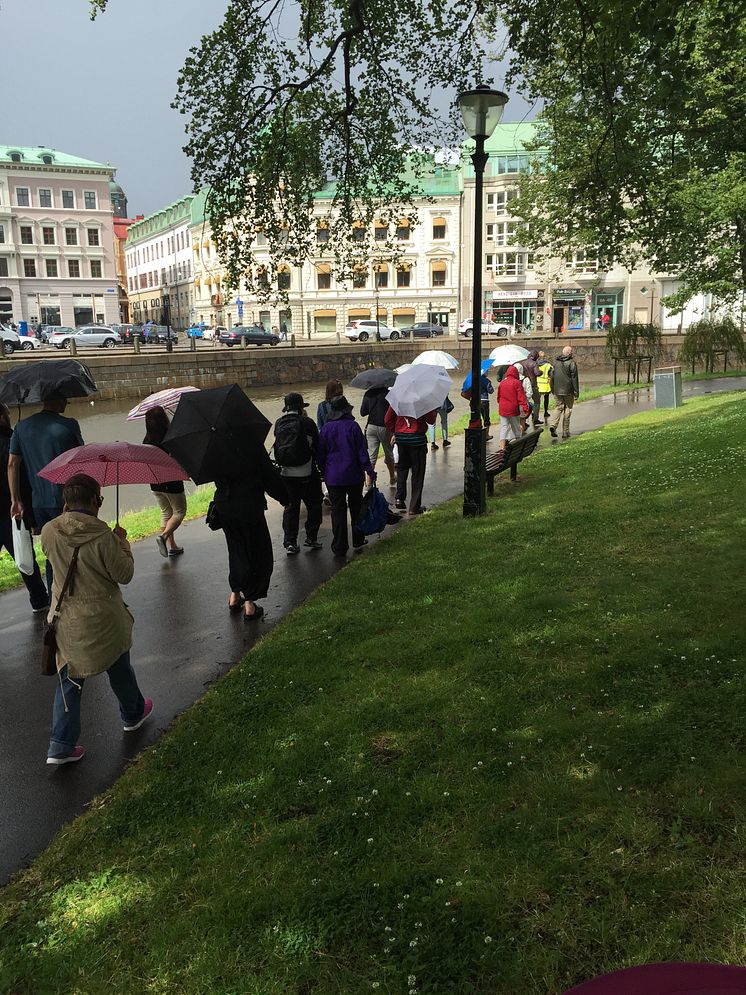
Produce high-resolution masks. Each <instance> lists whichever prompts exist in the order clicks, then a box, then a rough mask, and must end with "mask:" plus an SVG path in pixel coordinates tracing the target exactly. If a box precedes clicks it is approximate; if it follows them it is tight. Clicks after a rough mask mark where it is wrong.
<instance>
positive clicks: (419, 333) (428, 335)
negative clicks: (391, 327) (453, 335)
mask: <svg viewBox="0 0 746 995" xmlns="http://www.w3.org/2000/svg"><path fill="white" fill-rule="evenodd" d="M399 331H400V332H401V335H402V338H405V339H434V338H435V336H436V335H447V334H448V332H447V329H445V328H444V327H443V326H442V325H438V324H436V323H435V322H434V321H417V322H415V324H414V325H407V326H406V327H404V328H400V329H399Z"/></svg>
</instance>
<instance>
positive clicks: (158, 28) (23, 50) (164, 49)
mask: <svg viewBox="0 0 746 995" xmlns="http://www.w3.org/2000/svg"><path fill="white" fill-rule="evenodd" d="M225 8H226V2H225V0H109V9H108V10H107V11H106V13H105V14H99V16H98V17H97V19H96V20H95V21H91V20H90V19H89V7H88V2H87V0H0V38H2V39H3V44H2V52H3V59H2V72H1V74H0V143H2V144H8V145H16V144H17V145H32V146H33V145H50V146H51V147H52V148H57V149H62V150H63V151H64V152H69V153H71V154H73V155H76V154H77V155H80V156H82V157H83V158H85V159H95V160H96V161H97V162H110V163H111V164H112V165H114V166H116V167H117V180H118V181H119V183H120V184H121V185H122V187H123V188H124V191H125V193H126V194H127V197H128V200H129V214H130V217H132V216H134V215H135V214H150V213H151V212H153V211H156V210H158V209H159V208H160V207H163V206H164V205H165V204H168V203H170V202H171V201H173V200H176V199H177V198H178V197H181V196H183V195H184V194H186V193H189V192H190V191H191V189H192V184H191V179H190V176H189V161H188V160H187V158H186V157H185V155H184V153H183V152H182V151H181V149H182V146H183V145H184V143H185V135H184V121H185V118H183V117H182V116H181V115H180V114H178V113H177V112H176V111H173V110H171V108H170V106H169V104H170V103H171V100H172V99H173V97H174V94H175V93H176V77H177V75H178V72H179V70H180V69H181V66H182V65H183V63H184V59H185V57H186V54H187V52H188V50H189V47H190V46H191V45H196V44H197V43H198V42H199V39H200V37H201V36H202V35H204V34H206V33H207V32H209V31H210V30H212V29H213V28H215V27H217V26H218V24H219V23H220V21H221V18H222V16H223V13H224V11H225Z"/></svg>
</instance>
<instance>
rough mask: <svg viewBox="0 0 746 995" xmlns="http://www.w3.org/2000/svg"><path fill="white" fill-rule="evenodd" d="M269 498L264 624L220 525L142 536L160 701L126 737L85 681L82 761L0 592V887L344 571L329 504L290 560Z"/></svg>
mask: <svg viewBox="0 0 746 995" xmlns="http://www.w3.org/2000/svg"><path fill="white" fill-rule="evenodd" d="M744 388H746V378H733V379H725V378H724V379H722V380H712V381H707V382H706V381H702V382H700V383H696V384H687V385H686V386H685V392H686V394H687V395H688V396H691V395H694V394H703V393H710V392H718V391H723V390H736V389H744ZM651 406H652V390H650V391H648V390H647V389H645V388H643V389H641V390H640V391H638V392H636V393H634V394H631V395H626V394H624V395H622V394H617V395H610V396H608V397H605V398H602V399H600V400H597V401H588V402H586V403H584V404H582V405H580V406H579V407H578V408H577V409H576V410H575V412H574V413H573V416H572V429H573V432H574V433H575V434H580V433H582V432H585V431H589V430H592V429H596V428H600V427H601V426H602V425H605V424H607V423H609V422H612V421H617V420H618V419H620V418H624V417H626V416H627V415H629V414H631V413H634V412H636V411H642V410H646V409H648V408H650V407H651ZM541 442H542V445H543V446H544V445H558V444H567V443H558V442H556V441H553V440H551V438H550V437H549V433H548V432H545V433H544V435H543V436H542V440H541ZM569 444H571V442H570V443H569ZM492 445H495V443H493V444H492ZM463 458H464V451H463V437H460V438H457V439H455V440H454V444H453V445H452V446H451V447H450V448H449V449H448V450H443V449H441V450H440V451H439V452H437V453H434V454H431V457H430V460H429V465H428V471H427V477H426V480H425V503H426V504H428V505H432V504H439V503H441V502H443V501H446V500H448V499H449V498H451V497H455V496H456V495H457V494H459V493H460V492H461V489H462V481H463ZM384 472H385V471H384ZM270 505H271V508H270V511H269V513H268V521H269V524H270V529H271V531H272V534H273V536H274V537H275V556H276V566H275V572H274V576H273V578H272V586H271V588H270V592H269V596H268V598H267V600H266V602H265V607H266V612H267V615H266V621H264V622H262V623H260V625H259V627H258V628H257V629H254V628H248V627H246V626H244V625H243V623H242V622H241V620H240V618H237V617H235V616H231V615H229V614H228V612H227V610H226V605H227V601H228V585H227V555H226V549H225V542H224V539H223V535H222V533H220V532H218V533H212V532H210V531H209V530H208V529H207V528H206V527H205V525H204V522H203V521H202V520H199V521H195V522H190V523H188V524H187V525H185V526H183V528H182V530H181V531H180V533H179V535H180V537H181V541H182V542H183V545H184V547H185V549H186V553H185V554H184V556H183V557H180V558H178V559H175V560H164V559H163V558H162V557H161V556H159V555H158V553H157V551H156V549H155V545H154V543H153V541H152V540H144V541H143V542H140V543H137V544H136V545H135V547H134V553H135V577H134V579H133V581H132V583H131V584H130V585H129V586H128V588H127V589H126V598H127V602H128V604H129V605H130V607H131V609H132V612H133V614H134V616H135V642H134V646H133V650H132V662H133V665H134V667H135V669H136V671H137V674H138V678H139V680H140V683H141V686H142V689H143V691H144V692H145V693H146V694H147V695H149V696H152V698H153V699H154V701H155V716H154V719H153V720H152V721H151V722H150V723H148V724H146V725H145V726H144V727H143V728H142V730H140V731H138V732H136V733H133V734H129V735H124V734H123V733H122V731H121V722H120V720H119V714H118V710H117V706H116V702H115V699H114V696H113V695H112V694H111V691H110V689H109V685H108V681H107V680H106V679H105V678H103V677H101V678H99V679H92V680H90V681H88V683H87V684H86V688H85V694H84V701H83V716H82V718H83V734H82V736H81V742H82V743H83V744H84V745H85V746H86V747H87V749H88V753H87V755H86V757H85V759H84V760H83V761H82V762H81V763H80V764H75V765H73V766H70V767H62V768H54V767H48V766H46V764H45V763H44V759H45V756H46V745H47V740H48V736H49V720H50V711H51V699H52V688H53V682H52V680H51V679H49V678H43V677H41V676H40V675H39V645H40V643H39V637H40V633H41V628H42V620H41V619H39V618H36V617H33V616H32V615H31V614H30V612H29V608H28V601H27V599H26V592H25V590H24V589H21V590H18V591H10V592H8V593H7V594H4V595H2V596H0V674H1V675H2V710H3V715H2V723H0V755H1V756H2V757H3V765H2V774H0V789H1V790H0V795H1V797H2V807H0V884H2V883H4V882H5V881H6V880H7V879H8V877H9V876H10V875H11V874H12V873H13V872H14V871H16V870H18V869H19V868H21V867H24V866H25V865H26V864H27V863H29V862H30V861H31V860H32V859H33V857H34V855H35V854H37V853H38V852H39V851H40V850H42V849H43V848H44V847H45V846H46V845H47V844H48V843H49V842H50V840H51V839H52V837H53V836H54V835H55V833H56V832H57V831H58V830H59V829H60V827H61V826H63V825H64V824H65V823H66V822H69V821H70V820H71V819H73V818H74V817H75V816H76V815H78V813H79V812H81V811H82V810H83V809H84V808H85V806H86V805H87V804H88V803H89V802H90V801H91V799H92V798H93V797H94V796H95V795H96V794H98V793H99V792H101V791H103V790H104V789H106V788H108V787H109V786H110V785H111V784H112V783H113V782H114V781H115V780H116V779H117V777H118V776H119V775H120V774H121V773H122V771H123V770H124V769H125V767H126V766H127V764H128V762H129V761H130V760H132V759H133V758H134V757H135V756H136V755H137V754H138V753H139V752H140V751H141V750H142V749H144V748H145V747H146V746H147V745H148V744H149V743H152V742H153V741H154V740H155V739H157V738H158V737H159V736H160V734H161V733H162V732H163V730H164V729H166V728H167V726H168V725H169V724H170V723H171V722H172V720H173V719H174V717H175V716H177V715H178V714H180V713H181V712H183V711H184V710H185V709H187V708H188V707H189V706H190V705H191V704H192V703H193V702H194V701H195V700H197V699H198V698H199V697H200V696H201V695H202V694H203V693H204V691H205V689H206V688H207V687H208V686H209V685H210V684H212V683H213V681H215V680H217V678H219V677H220V676H221V675H222V674H224V673H225V672H226V671H227V670H228V669H229V668H230V667H231V666H232V665H233V664H234V663H235V662H236V661H237V660H238V659H240V658H241V656H243V654H244V653H245V652H246V651H247V650H249V649H251V647H252V646H253V644H254V642H255V641H256V639H257V638H259V637H260V635H261V634H263V633H265V632H267V631H268V630H269V629H271V628H272V626H273V625H275V624H277V622H278V621H279V620H280V619H282V618H283V617H284V616H285V615H287V614H288V613H289V612H290V611H292V610H293V609H294V608H295V607H297V605H299V604H300V603H301V602H302V601H303V600H304V599H305V598H306V597H307V596H308V594H309V593H310V592H311V591H313V590H314V589H315V588H316V587H318V586H319V585H320V584H322V583H323V582H324V581H326V580H327V579H328V578H329V577H331V576H332V575H333V574H335V573H336V572H337V571H338V570H339V569H342V568H343V566H344V564H342V565H341V566H340V563H339V561H337V560H334V559H333V558H332V556H331V554H330V550H329V548H328V547H329V541H330V534H331V529H330V523H329V520H328V513H327V515H326V516H325V520H324V524H323V526H322V531H321V535H320V538H321V539H322V540H323V541H324V544H325V548H324V549H323V550H320V551H318V552H313V551H310V550H303V551H302V553H301V554H300V555H299V556H296V557H290V558H289V557H287V556H286V555H285V554H284V551H283V549H282V538H281V537H282V529H281V525H280V520H281V509H280V507H279V506H278V505H277V504H275V503H274V502H272V501H270ZM395 527H396V528H407V527H409V526H408V524H404V525H401V526H395ZM389 531H390V530H389ZM379 541H381V540H380V539H378V538H376V539H373V540H372V542H379ZM353 556H365V550H363V551H362V552H360V553H358V554H351V555H350V559H352V558H353Z"/></svg>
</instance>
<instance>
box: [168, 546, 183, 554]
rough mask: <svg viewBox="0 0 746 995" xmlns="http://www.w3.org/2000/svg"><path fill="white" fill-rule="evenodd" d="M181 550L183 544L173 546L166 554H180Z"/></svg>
mask: <svg viewBox="0 0 746 995" xmlns="http://www.w3.org/2000/svg"><path fill="white" fill-rule="evenodd" d="M183 552H184V547H183V546H174V548H173V549H169V551H168V555H169V556H181V554H182V553H183Z"/></svg>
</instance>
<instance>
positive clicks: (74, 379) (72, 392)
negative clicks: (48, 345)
mask: <svg viewBox="0 0 746 995" xmlns="http://www.w3.org/2000/svg"><path fill="white" fill-rule="evenodd" d="M97 389H98V388H97V387H96V382H95V380H94V379H93V377H92V375H91V371H90V370H89V369H88V367H87V366H85V365H84V364H83V363H79V362H78V360H77V359H43V360H41V362H39V363H29V364H28V365H25V366H19V367H17V368H15V369H12V370H10V371H9V372H8V373H4V374H3V376H2V377H0V401H4V402H5V403H6V404H39V403H41V402H42V401H46V400H47V399H48V398H50V397H53V396H55V395H57V396H61V397H88V396H89V394H95V392H96V390H97Z"/></svg>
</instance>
